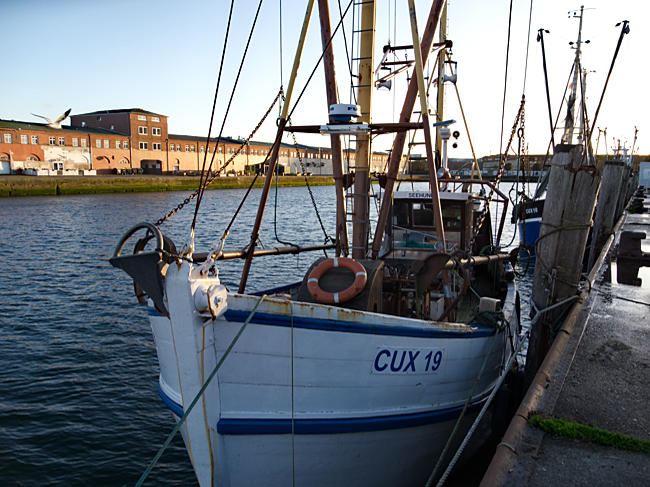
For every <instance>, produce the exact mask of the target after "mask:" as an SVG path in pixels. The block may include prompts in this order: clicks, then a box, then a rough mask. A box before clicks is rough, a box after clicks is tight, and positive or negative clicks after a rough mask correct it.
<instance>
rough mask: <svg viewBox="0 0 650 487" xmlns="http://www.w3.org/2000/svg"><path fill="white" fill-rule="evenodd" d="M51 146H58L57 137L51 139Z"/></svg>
mask: <svg viewBox="0 0 650 487" xmlns="http://www.w3.org/2000/svg"><path fill="white" fill-rule="evenodd" d="M50 145H56V137H50Z"/></svg>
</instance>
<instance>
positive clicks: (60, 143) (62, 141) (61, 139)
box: [59, 137, 65, 145]
mask: <svg viewBox="0 0 650 487" xmlns="http://www.w3.org/2000/svg"><path fill="white" fill-rule="evenodd" d="M59 145H65V137H59Z"/></svg>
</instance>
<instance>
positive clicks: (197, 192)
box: [154, 88, 283, 227]
mask: <svg viewBox="0 0 650 487" xmlns="http://www.w3.org/2000/svg"><path fill="white" fill-rule="evenodd" d="M282 93H283V91H282V88H280V91H278V94H277V95H276V96H275V98H274V99H273V102H272V103H271V105H270V106H269V108H268V109H267V110H266V113H265V114H264V116H263V117H262V119H261V120H260V121H259V122H258V123H257V126H256V127H255V128H254V129H253V131H252V132H251V133H250V135H249V136H248V137H247V138H246V140H244V142H243V143H242V145H241V146H240V147H239V148H238V149H237V150H236V151H235V153H234V154H233V155H232V156H231V157H230V159H228V161H226V163H225V164H224V165H223V166H221V167H220V168H219V169H218V170H217V171H216V172H215V173H214V174H213V175H212V176H210V177H209V178H207V179H206V183H205V186H206V187H207V186H210V183H212V181H214V180H215V179H216V178H217V177H218V176H219V175H220V174H221V173H222V172H223V171H224V169H226V168H227V167H228V166H229V165H230V163H231V162H232V161H234V160H235V158H236V157H237V156H238V155H239V154H240V153H241V151H242V150H243V149H244V147H245V146H246V145H247V144H248V142H249V141H250V140H251V138H253V136H254V135H255V134H256V133H257V131H258V130H259V129H260V127H261V126H262V124H263V123H264V121H265V120H266V119H267V117H268V116H269V114H270V113H271V110H272V109H273V107H274V106H275V103H276V102H277V101H278V100H279V99H280V95H282ZM216 150H217V148H216V147H215V151H216ZM267 159H268V154H267ZM264 162H266V161H264ZM199 191H200V188H197V189H196V190H195V191H194V192H193V193H192V194H191V195H189V196H188V197H187V198H185V199H184V200H183V201H182V202H181V203H180V204H178V205H177V206H176V207H175V208H173V209H172V210H170V211H169V212H167V213H166V214H165V215H164V216H162V217H161V218H159V219H158V221H157V222H156V223H154V225H156V226H157V227H158V226H160V225H162V224H163V223H165V221H167V220H168V219H169V218H170V217H172V216H173V215H175V214H176V213H178V212H179V211H180V210H181V209H182V208H183V207H184V206H185V205H186V204H188V203H189V202H190V201H192V200H193V199H194V198H196V197H197V195H198V194H199Z"/></svg>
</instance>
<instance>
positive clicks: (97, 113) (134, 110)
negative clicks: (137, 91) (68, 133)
mask: <svg viewBox="0 0 650 487" xmlns="http://www.w3.org/2000/svg"><path fill="white" fill-rule="evenodd" d="M125 112H128V113H145V114H148V115H158V116H161V117H166V116H167V115H162V114H160V113H155V112H150V111H149V110H144V109H142V108H116V109H113V110H98V111H96V112H88V113H75V114H73V115H70V116H71V117H80V116H84V115H101V114H104V113H125Z"/></svg>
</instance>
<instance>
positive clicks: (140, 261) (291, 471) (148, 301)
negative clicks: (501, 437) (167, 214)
mask: <svg viewBox="0 0 650 487" xmlns="http://www.w3.org/2000/svg"><path fill="white" fill-rule="evenodd" d="M444 3H445V2H444V1H441V0H436V1H434V2H433V5H432V7H431V12H430V14H429V22H428V23H427V27H426V29H425V31H424V33H423V36H422V39H420V37H419V34H418V30H417V23H416V17H415V6H414V3H413V2H412V1H411V2H410V14H411V18H410V19H411V31H412V38H413V46H412V49H413V53H414V56H415V63H414V71H413V76H412V77H411V80H410V85H409V91H408V92H407V95H406V99H405V102H404V108H403V110H402V118H401V119H400V121H399V122H396V123H386V124H377V123H373V121H372V120H371V118H370V105H371V103H370V101H371V97H372V90H373V87H372V86H371V85H372V83H359V84H360V86H359V88H358V93H357V99H358V101H359V105H360V107H359V108H358V109H357V107H353V108H350V105H351V104H340V103H338V99H337V91H336V89H335V87H336V80H335V78H334V69H333V57H332V49H331V47H330V39H331V38H332V32H331V27H330V18H329V11H328V7H327V2H326V1H319V2H318V7H319V14H320V24H321V34H322V39H323V52H324V59H325V61H324V67H325V74H326V81H327V98H328V103H329V104H330V106H331V108H330V113H329V115H331V116H330V121H329V123H325V124H321V125H314V126H290V125H289V124H288V114H289V113H290V112H289V108H290V100H291V97H292V89H293V86H294V82H295V79H296V73H297V69H298V64H299V59H300V55H301V51H302V46H303V44H304V40H305V37H306V34H307V26H308V25H309V19H310V16H311V12H312V7H313V5H314V0H309V1H308V2H307V12H306V14H305V19H304V23H303V27H302V33H301V38H300V41H299V44H298V49H297V52H296V58H295V59H296V60H295V61H294V65H293V70H292V74H291V78H290V80H289V84H288V89H287V91H286V93H285V98H286V101H285V104H284V105H283V109H282V114H281V116H280V118H279V120H278V132H277V136H276V139H275V142H274V144H273V146H272V148H271V149H270V151H269V155H268V161H267V165H266V180H265V185H264V188H263V189H262V192H261V197H260V204H259V208H258V212H257V215H256V219H255V222H254V225H253V231H252V234H251V239H250V243H249V245H248V246H247V247H246V248H245V249H243V250H235V251H226V250H225V248H224V247H225V236H226V235H227V233H228V232H227V231H226V232H224V237H222V239H221V241H220V243H219V244H218V245H216V246H215V248H214V249H212V250H210V251H209V252H203V253H199V252H195V251H194V248H193V247H194V245H193V228H192V230H191V232H190V235H191V237H190V239H189V240H188V242H187V243H186V244H185V245H183V247H182V249H180V250H179V249H177V247H176V245H175V244H174V243H173V242H172V241H171V240H170V239H169V238H168V237H167V236H165V235H164V234H163V233H162V232H161V230H160V228H159V225H155V224H151V223H141V224H138V225H136V226H134V227H133V228H132V229H130V230H129V231H127V232H126V233H125V235H124V236H123V237H122V239H121V240H120V242H119V244H118V246H117V248H116V251H115V253H114V256H113V258H112V259H111V263H112V264H113V265H114V266H116V267H118V268H121V269H123V270H124V271H126V272H127V273H128V274H129V275H130V276H131V277H132V278H133V280H134V283H135V288H136V294H137V295H138V298H139V301H140V302H141V303H143V304H145V305H146V306H147V309H148V315H149V321H150V323H151V327H152V331H153V336H154V341H155V345H156V350H157V354H158V361H159V366H160V379H159V394H160V396H161V398H162V400H163V401H164V403H165V404H166V405H167V407H168V408H169V409H170V410H171V412H172V413H173V415H174V417H175V420H176V421H177V422H178V423H177V427H178V428H180V431H181V434H182V436H183V440H184V442H185V445H186V447H187V452H188V455H189V457H190V459H191V462H192V465H193V467H194V470H195V472H196V476H197V479H198V481H199V484H200V485H201V486H210V485H232V486H238V485H309V486H315V485H372V486H377V485H398V484H399V485H422V484H423V483H424V482H425V481H426V480H427V478H430V477H431V478H433V477H439V476H440V474H441V473H442V471H441V470H440V471H438V473H433V472H434V470H435V469H434V466H436V463H440V462H439V459H440V458H441V454H442V453H443V451H445V452H450V453H451V452H453V451H455V447H456V446H458V445H459V444H460V443H461V441H462V440H463V438H464V436H465V434H466V432H467V431H468V429H469V428H470V425H471V424H472V422H473V421H474V419H475V418H476V417H477V415H478V413H479V410H480V409H481V408H482V407H483V406H484V405H485V404H486V402H487V401H488V399H489V397H491V396H492V395H493V393H494V391H495V387H497V386H498V384H499V383H500V381H502V380H503V377H504V376H505V374H507V373H508V370H509V365H510V364H511V363H512V359H513V355H514V352H515V350H516V349H517V347H518V332H519V314H518V310H519V306H518V299H519V298H518V295H517V292H516V288H515V285H514V281H513V274H512V272H511V269H510V268H509V264H508V261H509V259H510V258H511V255H510V254H504V253H499V252H498V251H495V250H494V249H495V242H498V239H499V238H500V234H501V230H502V228H503V220H504V218H505V215H506V211H505V207H506V206H507V198H505V196H504V195H501V194H500V193H499V191H498V188H497V187H495V186H494V185H493V184H492V183H490V182H487V181H482V180H467V181H463V180H457V179H449V180H439V179H438V176H437V171H436V167H435V162H434V152H433V143H432V139H433V137H432V134H431V130H432V128H440V127H445V126H447V125H449V123H450V122H449V121H443V120H439V121H437V122H435V123H433V124H432V123H431V122H430V120H429V117H428V107H427V97H426V94H425V89H424V77H423V62H424V61H423V59H426V56H427V55H428V53H429V51H430V50H431V43H432V39H433V34H434V31H435V28H436V24H437V20H438V18H439V17H440V14H441V10H442V9H443V5H444ZM354 8H357V9H359V10H360V18H361V29H359V32H360V34H359V35H360V51H361V54H360V56H359V57H360V61H359V67H358V76H359V79H361V80H363V79H366V80H369V79H372V73H373V69H374V67H373V50H374V49H373V44H374V26H373V21H374V18H375V12H374V9H375V5H374V2H373V1H365V2H361V3H360V4H359V5H356V6H355V7H354ZM418 94H419V97H420V103H421V121H420V122H411V121H410V119H411V114H412V112H413V105H414V102H415V99H416V95H418ZM352 105H354V104H352ZM346 113H347V114H348V115H345V114H346ZM413 129H418V130H421V131H422V132H423V134H424V138H425V140H426V147H427V161H428V168H429V179H428V185H427V186H428V188H427V189H426V190H417V189H414V190H412V191H394V190H393V189H394V184H395V181H396V174H398V171H399V167H400V162H401V159H402V157H401V154H402V150H403V145H404V136H405V131H406V130H413ZM286 131H292V132H294V133H301V132H320V133H323V134H325V136H329V137H330V140H331V144H332V154H333V156H332V160H333V161H332V162H333V168H334V169H333V170H334V175H335V180H336V185H335V188H334V190H335V192H336V200H337V215H336V238H335V240H334V242H333V243H331V244H325V245H321V246H311V247H299V246H288V247H278V248H274V249H272V248H265V249H258V248H257V242H258V239H259V232H260V225H261V221H262V217H263V214H264V207H265V203H266V199H267V196H268V192H269V188H270V185H271V181H272V178H273V174H274V172H275V169H276V165H277V159H278V150H279V146H280V143H281V138H282V135H283V133H285V132H286ZM391 132H396V134H397V135H396V137H395V142H394V143H393V149H392V152H391V160H390V163H389V167H388V170H387V174H386V177H385V178H384V183H383V186H384V188H383V192H382V197H381V210H380V211H379V216H378V220H377V222H376V224H375V226H374V234H373V239H372V241H371V240H370V239H369V238H368V235H369V234H370V232H369V227H370V219H369V212H368V206H369V205H368V201H369V188H370V174H369V164H370V156H371V151H370V146H369V144H370V139H371V137H374V136H375V135H377V134H382V133H391ZM350 134H352V135H353V136H355V137H356V150H355V154H356V160H355V168H354V169H355V171H354V177H353V179H354V193H353V194H352V195H351V196H352V199H353V202H354V205H353V208H352V209H349V208H348V209H347V210H346V207H345V201H346V199H347V198H346V197H345V196H346V195H345V194H344V192H345V191H346V188H345V186H346V185H345V180H346V179H352V176H350V175H349V174H348V173H346V174H343V173H344V171H343V167H342V163H341V152H342V151H341V144H340V138H341V137H343V136H347V135H350ZM443 139H444V131H443ZM400 140H401V142H400ZM442 143H443V144H446V141H445V140H443V141H442ZM400 144H401V146H400ZM209 172H210V171H209V170H208V171H207V172H206V174H209ZM344 176H345V177H344ZM346 177H347V178H346ZM202 180H203V182H205V180H207V176H206V177H205V178H202ZM443 184H444V185H445V186H444V187H445V188H446V190H444V191H443V190H442V189H441V188H442V185H443ZM481 189H484V190H483V191H480V190H481ZM488 193H489V195H490V196H487V195H488ZM200 197H201V196H200V194H199V196H197V200H198V201H200ZM490 198H501V200H502V201H503V208H504V211H503V214H502V215H501V219H500V224H499V225H498V229H497V230H496V231H493V229H492V218H491V216H490V214H489V203H490ZM350 210H351V212H352V240H351V242H349V241H348V230H347V220H346V217H347V212H348V211H350ZM142 232H144V236H143V237H141V238H139V239H137V242H136V244H135V245H134V247H133V253H128V252H127V251H126V250H127V244H129V242H131V240H136V239H135V236H136V234H138V233H142ZM313 250H319V251H323V250H330V252H333V253H334V256H333V257H320V258H317V259H315V260H314V261H313V263H312V265H311V266H310V267H309V269H308V270H307V271H306V273H305V274H304V276H302V279H301V280H300V281H299V282H290V281H289V282H287V283H286V285H284V286H281V287H276V288H273V289H267V290H258V291H256V292H247V290H246V286H247V278H248V274H249V271H250V268H251V265H252V263H253V261H254V260H255V262H258V261H263V259H270V258H273V255H280V254H295V253H299V252H307V251H313ZM229 259H244V261H245V263H244V267H243V271H242V276H241V280H240V284H239V288H238V289H237V290H231V289H227V288H226V286H225V285H224V284H223V283H222V282H221V281H220V279H219V267H220V266H222V265H225V264H227V262H228V260H229ZM278 279H279V278H278ZM287 280H289V279H287ZM181 424H182V425H181ZM450 457H451V455H448V456H447V461H448V460H449V459H450ZM443 466H446V464H445V465H443Z"/></svg>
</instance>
